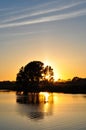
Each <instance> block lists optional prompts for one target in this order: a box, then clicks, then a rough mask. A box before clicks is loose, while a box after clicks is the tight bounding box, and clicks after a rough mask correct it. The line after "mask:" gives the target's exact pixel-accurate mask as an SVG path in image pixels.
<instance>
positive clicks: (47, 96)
mask: <svg viewBox="0 0 86 130" xmlns="http://www.w3.org/2000/svg"><path fill="white" fill-rule="evenodd" d="M40 95H43V97H44V102H48V99H49V93H48V92H40Z"/></svg>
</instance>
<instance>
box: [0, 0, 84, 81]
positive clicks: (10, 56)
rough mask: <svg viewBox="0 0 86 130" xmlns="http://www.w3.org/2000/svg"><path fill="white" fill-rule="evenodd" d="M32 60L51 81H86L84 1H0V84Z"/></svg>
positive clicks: (11, 79) (14, 78) (12, 76)
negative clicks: (48, 67) (51, 75)
mask: <svg viewBox="0 0 86 130" xmlns="http://www.w3.org/2000/svg"><path fill="white" fill-rule="evenodd" d="M34 60H35V61H36V60H37V61H42V62H43V63H45V64H46V65H47V64H48V65H51V67H52V68H53V70H54V75H55V79H64V80H67V79H72V78H73V77H75V76H77V77H82V78H86V0H14V1H13V0H3V1H0V81H3V80H10V81H13V80H16V74H17V73H18V72H19V69H20V68H21V67H22V66H25V65H26V64H27V63H29V62H31V61H34Z"/></svg>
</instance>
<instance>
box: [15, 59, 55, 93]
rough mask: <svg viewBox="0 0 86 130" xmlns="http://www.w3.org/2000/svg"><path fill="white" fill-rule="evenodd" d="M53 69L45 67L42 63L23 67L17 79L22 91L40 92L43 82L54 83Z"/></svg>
mask: <svg viewBox="0 0 86 130" xmlns="http://www.w3.org/2000/svg"><path fill="white" fill-rule="evenodd" d="M53 75H54V74H53V69H52V68H51V66H46V67H44V63H42V62H41V61H32V62H30V63H28V64H27V65H25V67H21V69H20V70H19V73H18V74H17V77H16V82H17V84H18V86H20V89H21V90H26V91H28V89H31V90H32V91H34V90H36V89H37V90H38V89H39V86H40V84H41V83H42V82H44V81H46V80H47V81H48V82H51V81H53Z"/></svg>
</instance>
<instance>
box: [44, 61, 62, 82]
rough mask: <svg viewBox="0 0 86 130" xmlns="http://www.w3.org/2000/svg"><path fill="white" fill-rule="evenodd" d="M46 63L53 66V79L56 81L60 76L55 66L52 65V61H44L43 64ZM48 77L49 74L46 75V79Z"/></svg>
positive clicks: (45, 64)
mask: <svg viewBox="0 0 86 130" xmlns="http://www.w3.org/2000/svg"><path fill="white" fill-rule="evenodd" d="M47 65H49V66H51V67H52V68H53V72H54V80H55V81H57V80H58V79H59V78H60V76H59V73H58V71H57V68H56V67H55V66H54V65H53V63H50V62H49V61H44V66H47ZM48 78H49V76H48V75H47V76H46V79H48Z"/></svg>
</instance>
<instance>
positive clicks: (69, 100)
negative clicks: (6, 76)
mask: <svg viewBox="0 0 86 130" xmlns="http://www.w3.org/2000/svg"><path fill="white" fill-rule="evenodd" d="M0 130H86V95H81V94H76V95H72V94H58V93H39V94H35V93H32V94H31V93H29V94H28V96H24V95H16V93H15V92H0Z"/></svg>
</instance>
